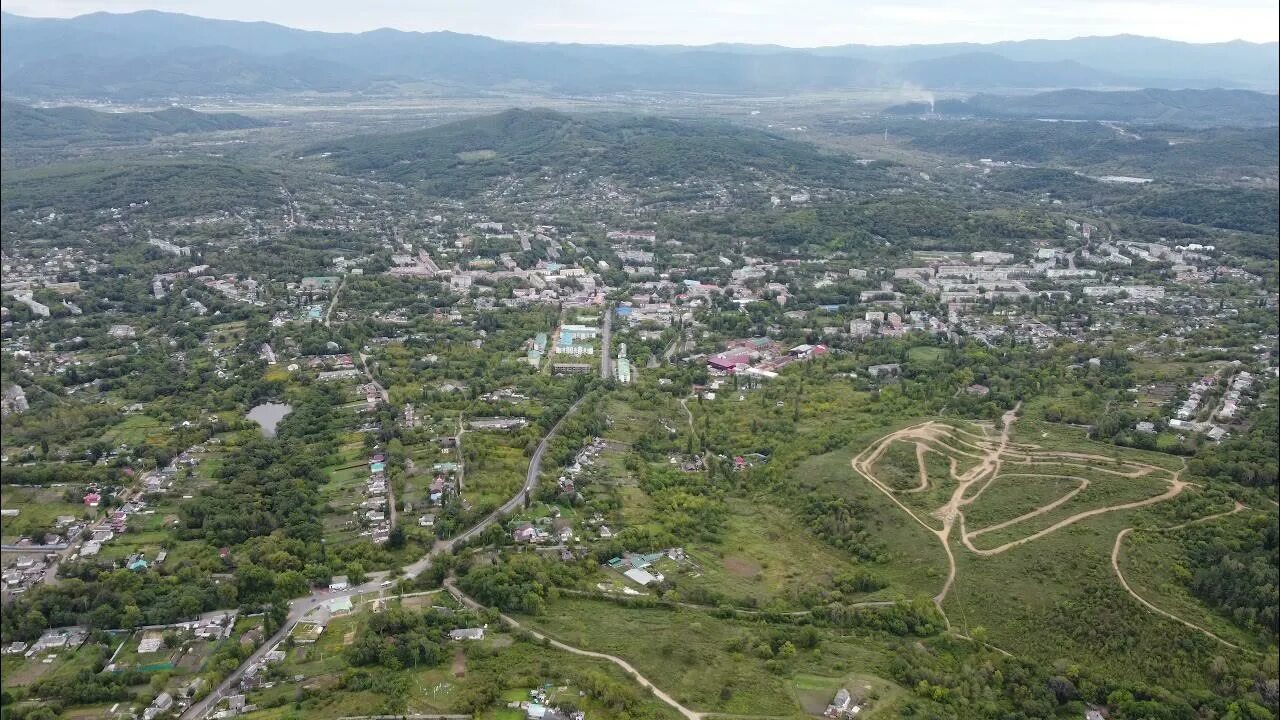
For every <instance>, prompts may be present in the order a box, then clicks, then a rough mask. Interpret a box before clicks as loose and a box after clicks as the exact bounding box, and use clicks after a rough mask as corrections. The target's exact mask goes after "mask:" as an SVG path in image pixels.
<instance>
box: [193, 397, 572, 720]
mask: <svg viewBox="0 0 1280 720" xmlns="http://www.w3.org/2000/svg"><path fill="white" fill-rule="evenodd" d="M582 401H583V399H582V398H580V399H579V400H578V401H577V402H575V403H574V404H573V405H571V406H569V410H568V412H566V413H565V414H564V417H561V418H560V419H559V420H558V421H556V424H555V425H552V426H551V429H550V430H549V431H547V434H546V435H545V436H543V438H542V442H540V443H538V449H537V450H535V451H534V453H533V457H532V458H530V459H529V469H528V471H527V472H526V473H525V478H524V486H523V487H521V488H520V492H518V493H516V494H515V495H514V496H513V497H512V498H511V499H510V500H508V501H507V502H505V503H503V505H502V507H500V508H498V509H497V510H494V511H493V512H491V513H489V514H488V515H486V516H485V517H484V519H483V520H481V521H480V522H478V523H476V524H475V526H473V527H472V528H471V529H469V530H467V531H466V532H463V533H462V534H460V535H458V536H456V537H454V538H452V539H449V540H438V541H436V544H435V545H433V546H432V547H431V550H430V551H429V552H428V553H427V554H426V555H423V556H422V557H421V558H419V559H418V560H415V561H414V562H412V563H410V564H409V565H406V566H405V567H404V568H402V573H403V574H404V575H405V576H406V577H410V578H415V577H417V576H418V575H421V574H422V572H423V571H424V570H426V569H427V568H429V567H431V560H432V558H434V557H436V556H437V555H441V554H444V553H448V552H452V550H453V548H454V547H456V546H457V545H459V544H462V543H465V542H467V541H468V540H470V539H471V538H473V537H475V536H476V535H479V534H480V533H482V532H484V531H485V530H487V529H488V528H489V526H491V525H493V524H494V523H496V522H498V521H499V520H501V519H502V518H503V516H505V515H508V514H510V513H511V512H513V511H515V510H516V509H518V508H521V507H523V505H524V499H525V498H526V497H529V495H530V494H531V493H532V492H533V491H534V489H536V488H537V486H538V475H539V474H540V473H541V472H542V458H543V456H544V455H545V454H546V452H547V445H548V443H549V442H550V440H551V438H552V437H553V436H554V435H555V434H556V432H558V431H559V430H560V426H561V424H562V423H564V420H565V418H567V417H569V416H570V415H572V414H573V413H574V412H576V411H577V409H578V407H579V406H580V405H581V404H582ZM390 575H391V573H388V572H385V571H384V572H375V573H370V574H369V578H370V579H369V581H368V582H366V583H364V584H363V585H358V586H356V587H352V588H348V589H346V590H342V591H335V592H329V591H327V590H322V591H317V592H314V593H312V594H310V595H308V596H307V597H304V598H298V599H296V600H293V601H292V602H290V603H289V616H288V618H287V619H286V620H285V622H284V624H283V625H281V627H280V629H279V630H278V631H277V632H276V634H275V635H272V636H271V637H270V638H269V639H268V640H267V641H266V642H264V643H262V645H261V646H260V647H259V648H258V649H257V650H255V651H254V652H253V654H252V655H250V656H249V659H247V660H245V661H244V662H243V663H241V664H240V667H238V668H236V669H235V670H234V671H232V673H231V674H230V675H228V676H227V678H226V679H225V680H223V681H222V683H221V684H220V685H218V687H217V688H215V689H214V691H213V692H211V693H209V694H208V695H206V696H205V697H204V699H202V700H200V701H198V702H196V703H194V704H193V705H191V707H189V708H187V709H186V711H184V712H183V713H182V715H181V718H182V720H199V718H203V717H205V716H206V715H208V714H209V711H210V710H212V709H213V707H214V706H215V705H217V703H218V701H219V700H221V699H222V698H224V697H226V696H227V695H228V694H234V693H233V692H232V688H234V687H236V686H237V685H238V683H239V682H240V678H241V677H242V676H243V675H244V671H245V670H246V669H247V668H248V667H249V666H250V665H252V664H254V663H257V662H259V661H261V660H262V658H263V656H265V655H266V654H267V653H268V652H269V651H270V650H271V649H272V648H274V647H275V646H276V645H277V644H279V643H280V642H281V641H283V640H284V639H285V638H286V637H288V636H289V633H290V632H291V631H292V630H293V628H294V626H296V625H297V624H298V622H299V621H301V620H302V618H304V617H306V616H307V614H309V613H310V612H311V611H313V610H315V609H316V608H318V607H320V606H321V605H323V604H324V603H327V602H329V601H330V600H333V599H335V598H341V597H350V596H352V595H360V594H363V593H370V592H376V591H378V590H380V589H382V587H383V583H384V582H386V580H387V578H388V577H389V576H390Z"/></svg>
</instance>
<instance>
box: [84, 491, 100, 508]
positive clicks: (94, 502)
mask: <svg viewBox="0 0 1280 720" xmlns="http://www.w3.org/2000/svg"><path fill="white" fill-rule="evenodd" d="M101 502H102V496H101V495H99V494H98V493H96V492H91V493H89V494H88V495H85V496H84V504H85V505H88V506H89V507H98V504H99V503H101Z"/></svg>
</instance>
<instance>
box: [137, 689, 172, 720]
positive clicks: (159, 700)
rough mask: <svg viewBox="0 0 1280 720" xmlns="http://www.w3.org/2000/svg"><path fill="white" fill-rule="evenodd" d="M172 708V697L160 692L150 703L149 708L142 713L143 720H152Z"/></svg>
mask: <svg viewBox="0 0 1280 720" xmlns="http://www.w3.org/2000/svg"><path fill="white" fill-rule="evenodd" d="M171 707H173V696H172V695H170V694H169V693H167V692H162V693H160V694H159V695H157V696H156V699H155V701H153V702H152V703H151V707H149V708H147V709H146V710H143V711H142V718H143V720H152V718H154V717H156V716H158V715H160V714H161V713H164V712H166V711H168V710H169V708H171Z"/></svg>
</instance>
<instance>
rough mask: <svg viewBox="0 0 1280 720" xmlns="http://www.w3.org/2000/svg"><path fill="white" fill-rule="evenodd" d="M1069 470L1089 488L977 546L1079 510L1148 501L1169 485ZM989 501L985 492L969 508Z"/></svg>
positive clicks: (1025, 533) (981, 539) (1019, 535)
mask: <svg viewBox="0 0 1280 720" xmlns="http://www.w3.org/2000/svg"><path fill="white" fill-rule="evenodd" d="M1054 467H1056V466H1046V467H1036V468H1034V469H1033V471H1037V472H1045V473H1049V474H1059V473H1058V472H1057V471H1056V470H1054V469H1053V468H1054ZM1073 470H1074V471H1073ZM1072 471H1073V472H1072ZM1068 472H1070V473H1071V474H1073V475H1076V476H1080V477H1085V478H1086V479H1088V480H1089V487H1087V488H1085V489H1084V490H1082V491H1080V492H1079V493H1078V494H1076V495H1075V496H1073V497H1072V498H1071V499H1070V500H1068V501H1067V502H1065V503H1062V504H1061V505H1058V506H1057V507H1055V508H1053V509H1052V510H1049V511H1048V512H1045V513H1042V514H1040V515H1036V516H1035V517H1031V518H1028V519H1026V520H1025V521H1023V522H1019V523H1016V524H1014V525H1010V526H1008V527H1005V528H1001V529H999V530H993V531H991V532H989V533H985V534H983V535H980V536H978V537H976V538H974V540H973V542H974V545H976V546H977V547H979V548H982V549H988V548H992V547H996V546H999V545H1002V544H1004V543H1007V542H1011V541H1013V540H1017V539H1020V538H1023V537H1026V536H1028V535H1031V534H1033V533H1035V532H1038V531H1040V530H1043V529H1044V528H1047V527H1050V526H1052V525H1053V524H1055V523H1057V522H1059V521H1061V520H1064V519H1066V518H1069V517H1071V516H1073V515H1076V514H1078V513H1081V512H1086V511H1089V510H1097V509H1102V508H1106V507H1110V506H1114V505H1118V504H1124V503H1131V502H1137V501H1140V500H1146V499H1148V498H1152V497H1155V496H1157V495H1160V494H1161V493H1163V492H1165V491H1166V490H1167V489H1168V487H1169V485H1168V483H1167V482H1165V481H1164V480H1162V479H1160V478H1158V477H1139V478H1123V477H1116V476H1109V475H1104V474H1100V473H1096V472H1095V473H1090V472H1088V471H1082V470H1079V469H1071V468H1068V469H1064V470H1063V472H1062V473H1061V474H1068ZM1166 477H1167V476H1166ZM1026 500H1027V499H1026V498H1023V499H1022V501H1023V502H1026ZM986 501H987V497H986V494H985V493H984V494H983V495H982V496H981V497H980V498H979V499H978V501H977V502H975V503H974V504H973V505H971V506H970V507H976V506H981V505H982V504H984V503H985V502H986ZM966 511H967V509H966ZM1095 517H1096V516H1095ZM1088 521H1089V519H1086V520H1085V521H1084V522H1088Z"/></svg>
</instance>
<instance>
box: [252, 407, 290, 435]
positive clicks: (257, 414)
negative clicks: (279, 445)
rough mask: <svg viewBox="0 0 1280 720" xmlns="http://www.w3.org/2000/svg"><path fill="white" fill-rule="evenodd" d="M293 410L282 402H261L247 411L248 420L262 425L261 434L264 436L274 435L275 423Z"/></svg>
mask: <svg viewBox="0 0 1280 720" xmlns="http://www.w3.org/2000/svg"><path fill="white" fill-rule="evenodd" d="M292 410H293V407H292V406H290V405H286V404H284V403H263V404H261V405H258V406H257V407H255V408H253V409H252V410H250V411H249V415H248V416H247V417H248V418H249V419H250V420H252V421H254V422H256V423H258V424H259V425H261V426H262V434H263V435H265V436H266V437H275V436H276V425H279V424H280V421H281V420H283V419H284V416H285V415H288V414H289V413H290V412H291V411H292Z"/></svg>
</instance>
